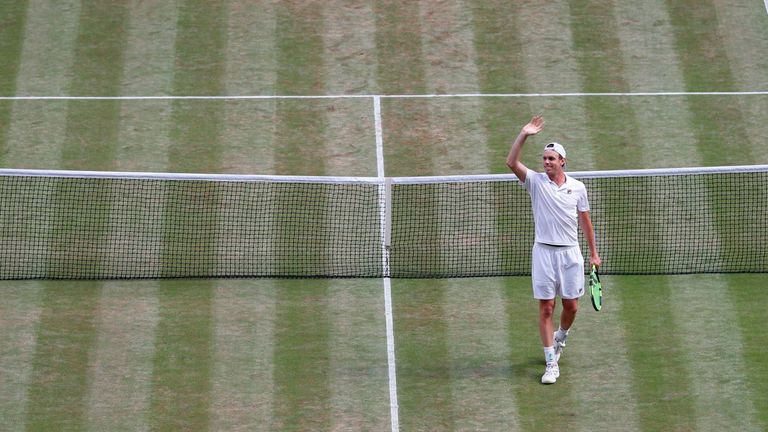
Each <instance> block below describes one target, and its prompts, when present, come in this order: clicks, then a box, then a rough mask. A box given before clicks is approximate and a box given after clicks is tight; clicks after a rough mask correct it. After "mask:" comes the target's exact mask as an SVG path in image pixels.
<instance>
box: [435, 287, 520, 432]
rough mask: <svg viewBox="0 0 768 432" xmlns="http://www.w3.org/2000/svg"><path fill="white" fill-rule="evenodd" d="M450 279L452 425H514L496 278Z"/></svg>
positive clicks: (503, 317) (504, 328)
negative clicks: (453, 422) (488, 279)
mask: <svg viewBox="0 0 768 432" xmlns="http://www.w3.org/2000/svg"><path fill="white" fill-rule="evenodd" d="M494 282H497V283H495V284H494V283H488V281H486V280H483V279H468V280H461V281H458V280H456V281H450V282H448V283H447V284H446V287H445V290H446V295H445V300H446V304H445V313H446V316H447V317H448V319H447V320H446V322H447V327H448V329H447V337H448V340H449V341H451V343H450V344H449V346H448V359H449V362H450V382H451V385H450V391H451V395H452V399H453V400H454V401H456V403H454V404H453V406H452V407H451V409H452V411H453V416H454V418H455V419H456V420H455V429H456V430H517V429H518V421H519V419H518V414H517V403H516V400H515V395H514V392H513V388H512V386H510V378H511V376H512V368H511V366H510V364H509V356H510V351H511V348H510V346H509V344H508V342H509V341H508V338H507V335H508V333H509V330H508V328H507V326H508V321H507V319H506V308H505V307H504V304H505V302H504V296H503V292H504V286H503V284H502V281H501V280H497V281H494Z"/></svg>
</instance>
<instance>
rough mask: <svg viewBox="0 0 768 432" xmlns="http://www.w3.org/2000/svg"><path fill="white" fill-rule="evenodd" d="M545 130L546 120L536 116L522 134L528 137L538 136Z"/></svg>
mask: <svg viewBox="0 0 768 432" xmlns="http://www.w3.org/2000/svg"><path fill="white" fill-rule="evenodd" d="M542 129H544V119H543V118H541V116H534V117H533V118H532V119H531V121H530V122H529V123H528V124H527V125H525V126H523V130H522V132H523V133H524V134H526V135H536V134H537V133H539V132H541V130H542Z"/></svg>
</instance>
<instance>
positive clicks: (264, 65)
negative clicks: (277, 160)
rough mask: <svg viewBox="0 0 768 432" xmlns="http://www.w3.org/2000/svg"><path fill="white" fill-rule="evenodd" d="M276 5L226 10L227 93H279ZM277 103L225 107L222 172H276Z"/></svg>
mask: <svg viewBox="0 0 768 432" xmlns="http://www.w3.org/2000/svg"><path fill="white" fill-rule="evenodd" d="M274 3H275V2H261V3H260V4H259V5H256V4H248V3H240V2H232V3H231V4H230V5H229V10H228V12H227V41H228V43H227V46H226V50H227V51H226V67H225V75H224V85H225V92H226V93H227V94H231V95H247V94H272V93H274V92H275V81H276V76H277V61H276V58H275V52H276V48H275V43H276V42H275V28H276V26H277V19H276V17H275V5H274ZM276 106H277V103H276V102H275V101H273V100H270V101H259V102H257V103H251V102H247V101H243V102H235V101H231V102H228V103H227V104H226V105H224V108H225V110H226V113H225V126H224V131H223V135H222V144H223V145H222V149H221V153H222V155H221V167H220V171H221V172H228V173H258V174H269V173H273V172H274V169H273V168H272V167H273V165H274V149H273V145H274V136H275V128H276V126H275V122H274V118H275V112H276V109H277V108H276Z"/></svg>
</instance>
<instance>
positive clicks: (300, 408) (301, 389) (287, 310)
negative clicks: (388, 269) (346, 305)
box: [270, 280, 332, 430]
mask: <svg viewBox="0 0 768 432" xmlns="http://www.w3.org/2000/svg"><path fill="white" fill-rule="evenodd" d="M277 287H278V290H277V293H276V299H275V317H276V321H275V327H274V349H273V359H272V362H273V364H274V372H273V374H274V387H275V397H274V404H273V410H274V411H273V414H272V419H273V424H272V425H271V426H270V428H271V429H279V430H320V429H329V427H330V425H331V422H332V419H331V402H330V364H329V362H330V358H331V354H330V353H331V350H332V347H331V346H330V345H329V336H330V335H329V333H330V320H331V316H330V311H329V301H330V299H331V297H330V296H329V289H330V283H329V282H327V281H318V282H317V283H312V284H307V283H305V282H303V281H300V280H298V281H294V280H282V281H278V283H277Z"/></svg>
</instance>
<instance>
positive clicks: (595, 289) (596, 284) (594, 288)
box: [589, 266, 603, 312]
mask: <svg viewBox="0 0 768 432" xmlns="http://www.w3.org/2000/svg"><path fill="white" fill-rule="evenodd" d="M589 294H590V296H591V297H592V307H594V308H595V310H596V311H598V312H600V309H602V308H603V286H602V285H601V284H600V276H599V275H598V274H597V267H595V266H592V271H591V272H590V273H589Z"/></svg>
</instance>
